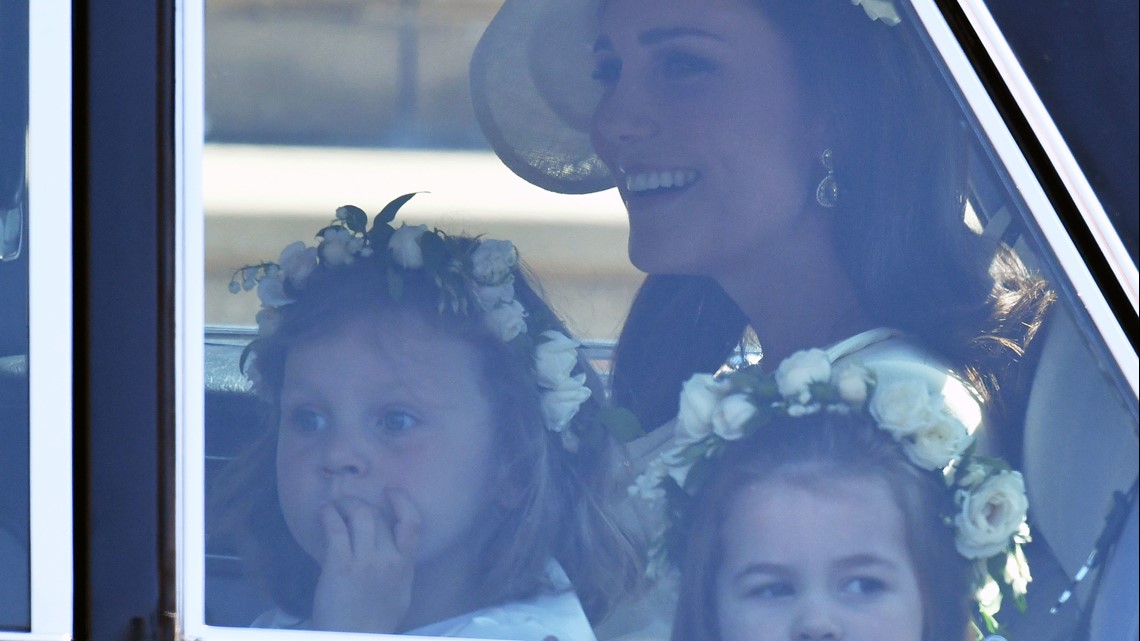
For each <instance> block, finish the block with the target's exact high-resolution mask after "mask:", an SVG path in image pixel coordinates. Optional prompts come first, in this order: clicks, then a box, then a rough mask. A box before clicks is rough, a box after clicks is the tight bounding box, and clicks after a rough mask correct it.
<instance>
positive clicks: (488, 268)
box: [229, 193, 591, 452]
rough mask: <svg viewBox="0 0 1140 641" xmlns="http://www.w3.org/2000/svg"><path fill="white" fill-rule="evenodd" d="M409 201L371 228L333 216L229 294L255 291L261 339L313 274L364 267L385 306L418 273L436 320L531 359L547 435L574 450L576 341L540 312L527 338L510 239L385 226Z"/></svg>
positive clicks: (359, 214) (241, 275) (239, 277)
mask: <svg viewBox="0 0 1140 641" xmlns="http://www.w3.org/2000/svg"><path fill="white" fill-rule="evenodd" d="M413 196H415V194H414V193H413V194H405V195H403V196H400V197H399V198H397V199H395V200H393V201H392V202H390V203H388V205H387V206H385V207H384V209H383V210H382V211H381V212H380V213H379V214H377V215H376V217H375V218H374V219H373V222H372V225H371V227H369V225H368V216H367V215H366V214H365V213H364V211H363V210H362V209H360V208H359V207H355V206H353V205H346V206H344V207H340V208H338V209H337V210H336V218H335V219H334V220H333V221H332V222H331V223H329V225H328V226H326V227H325V228H323V229H321V230H320V231H318V232H317V234H316V238H317V239H318V242H317V245H316V246H315V247H310V246H307V245H305V243H304V242H302V241H296V242H293V243H291V244H289V245H287V246H286V247H285V248H284V249H283V250H281V256H280V258H278V260H277V262H276V263H274V262H262V263H258V264H256V265H246V266H245V267H242V268H240V269H238V270H236V271H235V272H234V275H233V277H232V279H231V280H230V284H229V290H230V292H232V293H235V294H236V293H240V292H242V291H249V290H251V289H254V288H256V289H257V296H258V299H260V301H261V309H260V311H258V313H257V325H258V329H259V333H260V334H261V335H262V336H268V335H271V334H272V333H273V332H274V331H276V329H277V326H278V322H279V310H280V309H282V308H283V307H286V306H288V305H292V304H293V303H294V302H295V296H296V295H297V294H298V293H299V292H300V291H301V290H303V289H304V288H305V287H306V284H307V283H308V281H309V278H310V276H311V275H312V274H313V273H314V272H315V271H316V270H336V269H338V268H341V267H343V266H345V265H350V264H352V263H354V262H357V261H362V260H368V261H373V262H374V263H375V264H376V267H377V272H376V273H377V278H383V279H386V281H387V289H388V295H389V297H390V298H391V299H392V300H394V301H399V300H400V299H401V297H402V296H403V293H404V287H405V279H404V275H405V274H407V273H408V272H412V271H423V272H426V273H427V274H428V275H430V276H431V278H430V280H431V282H434V283H435V286H436V287H437V288H438V293H439V306H438V310H439V313H440V314H448V313H449V314H453V315H457V316H472V315H478V316H481V317H482V321H483V324H484V325H485V326H486V328H487V329H488V330H489V331H490V332H491V333H492V334H493V335H494V336H496V337H497V338H498V339H499V340H501V341H503V342H504V343H507V344H509V345H512V346H513V347H516V348H518V349H520V350H523V351H524V352H525V353H529V354H530V355H531V356H532V365H533V370H532V371H533V374H534V376H535V379H536V382H537V383H538V386H539V388H540V390H541V391H542V396H541V405H542V413H543V418H544V422H545V425H546V428H547V429H548V430H550V431H551V432H554V433H556V434H558V435H559V438H560V440H561V443H562V446H563V447H564V448H565V449H566V450H568V451H571V452H575V451H577V450H578V448H579V446H580V444H581V440H582V437H583V436H587V435H588V434H587V433H586V432H589V431H590V426H585V425H581V426H577V428H576V429H572V425H573V424H574V423H575V422H574V418H575V416H576V415H577V414H578V410H579V408H580V407H581V405H582V403H584V402H585V401H586V399H588V398H590V395H591V390H590V388H589V387H587V386H586V374H585V372H579V373H578V374H574V373H573V372H574V370H575V368H576V367H577V365H578V362H579V360H578V347H579V343H578V342H577V341H575V340H573V339H571V338H570V337H568V336H566V334H564V333H563V332H562V331H561V330H560V329H559V325H558V323H557V321H556V319H553V318H545V316H548V315H549V314H538V315H537V316H539V318H537V319H535V318H531V321H532V324H537V325H539V327H538V328H537V329H539V330H540V331H538V332H537V336H536V337H532V336H531V335H529V334H528V333H527V330H528V326H527V324H528V317H530V316H531V315H530V313H529V312H528V311H527V310H526V309H525V308H524V307H523V305H522V303H520V302H519V301H518V300H517V299H516V298H515V288H514V282H515V276H514V272H515V269H516V266H517V265H518V250H517V249H516V248H515V246H514V244H513V243H511V242H510V241H506V240H492V239H489V238H481V237H480V238H473V239H460V238H456V237H452V236H449V235H447V234H445V233H444V232H442V231H440V230H438V229H435V230H430V231H429V230H428V227H427V225H406V224H405V225H402V226H400V227H398V228H397V227H393V226H392V224H391V223H392V221H393V220H395V217H396V213H397V212H398V211H399V209H400V207H402V206H403V205H404V204H405V203H407V202H408V201H409V200H411V198H412V197H413ZM543 327H545V329H542V328H543ZM257 378H258V377H257V372H256V364H254V365H253V368H252V370H251V379H253V381H254V390H255V391H258V390H257V388H258V380H257ZM582 422H583V423H584V422H585V421H582Z"/></svg>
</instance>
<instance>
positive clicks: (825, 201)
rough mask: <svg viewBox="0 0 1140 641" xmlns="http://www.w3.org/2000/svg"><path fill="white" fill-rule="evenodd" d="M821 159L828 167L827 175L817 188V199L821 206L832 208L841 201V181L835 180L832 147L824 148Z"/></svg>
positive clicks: (826, 167) (825, 166)
mask: <svg viewBox="0 0 1140 641" xmlns="http://www.w3.org/2000/svg"><path fill="white" fill-rule="evenodd" d="M819 161H820V162H821V163H823V166H824V168H825V169H827V175H826V176H824V177H823V180H821V181H820V182H819V187H816V188H815V201H816V202H817V203H819V206H820V207H826V208H828V209H831V208H832V207H834V206H835V203H836V202H838V201H839V182H838V181H837V180H835V168H834V167H833V166H832V164H831V149H824V150H823V154H822V155H820V157H819Z"/></svg>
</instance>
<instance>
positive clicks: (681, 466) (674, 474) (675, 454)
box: [661, 443, 693, 487]
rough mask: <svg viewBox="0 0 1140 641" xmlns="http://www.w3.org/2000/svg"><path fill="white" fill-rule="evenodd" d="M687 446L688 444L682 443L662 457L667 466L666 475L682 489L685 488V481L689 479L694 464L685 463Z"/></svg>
mask: <svg viewBox="0 0 1140 641" xmlns="http://www.w3.org/2000/svg"><path fill="white" fill-rule="evenodd" d="M685 446H686V443H680V444H678V445H676V446H675V447H673V449H671V450H669V451H667V452H665V453H664V454H662V455H661V461H662V462H664V464H665V473H666V474H668V475H669V477H670V478H672V479H673V481H674V482H676V483H677V485H679V486H681V487H685V481H686V480H687V479H688V478H689V470H691V469H693V464H692V463H685V462H684V461H685V456H684V453H685Z"/></svg>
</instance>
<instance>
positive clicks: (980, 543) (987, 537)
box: [954, 470, 1029, 559]
mask: <svg viewBox="0 0 1140 641" xmlns="http://www.w3.org/2000/svg"><path fill="white" fill-rule="evenodd" d="M963 494H964V495H963V497H962V509H961V512H959V513H958V514H957V515H956V516H955V517H954V526H955V530H956V540H955V543H956V545H957V547H958V552H960V553H961V554H962V556H965V557H967V558H970V559H988V558H990V557H992V556H993V555H995V554H998V553H999V552H1002V551H1003V550H1005V549H1006V548H1007V547H1008V546H1009V545H1010V540H1011V539H1012V537H1013V535H1014V534H1017V533H1018V532H1019V531H1020V530H1021V529H1022V527H1021V526H1022V523H1024V522H1025V514H1026V511H1027V510H1028V508H1029V500H1028V499H1027V498H1026V496H1025V481H1024V480H1023V479H1022V478H1021V474H1020V473H1019V472H1014V471H1010V470H1003V471H1002V472H999V473H998V474H995V475H994V476H991V477H989V478H987V479H986V480H985V481H983V482H982V484H981V485H979V486H978V487H977V488H975V489H974V490H972V491H967V492H964V493H963Z"/></svg>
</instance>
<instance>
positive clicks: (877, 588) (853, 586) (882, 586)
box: [840, 576, 887, 596]
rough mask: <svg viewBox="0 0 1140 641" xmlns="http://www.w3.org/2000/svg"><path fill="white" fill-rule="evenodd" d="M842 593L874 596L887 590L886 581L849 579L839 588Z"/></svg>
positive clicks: (867, 578) (862, 577) (862, 578)
mask: <svg viewBox="0 0 1140 641" xmlns="http://www.w3.org/2000/svg"><path fill="white" fill-rule="evenodd" d="M840 589H841V590H842V591H843V592H846V593H848V594H858V595H862V596H874V595H876V594H879V593H881V592H884V591H885V590H886V589H887V583H886V581H883V580H882V579H876V578H874V577H869V576H861V577H856V578H854V579H849V580H847V581H845V582H844V583H843V585H842V586H840Z"/></svg>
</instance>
